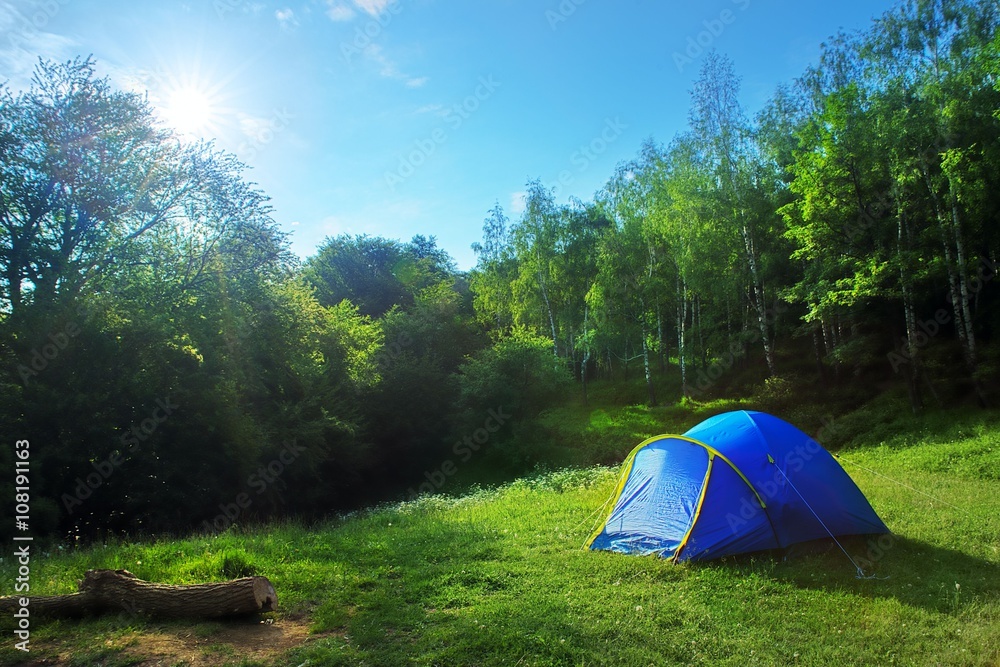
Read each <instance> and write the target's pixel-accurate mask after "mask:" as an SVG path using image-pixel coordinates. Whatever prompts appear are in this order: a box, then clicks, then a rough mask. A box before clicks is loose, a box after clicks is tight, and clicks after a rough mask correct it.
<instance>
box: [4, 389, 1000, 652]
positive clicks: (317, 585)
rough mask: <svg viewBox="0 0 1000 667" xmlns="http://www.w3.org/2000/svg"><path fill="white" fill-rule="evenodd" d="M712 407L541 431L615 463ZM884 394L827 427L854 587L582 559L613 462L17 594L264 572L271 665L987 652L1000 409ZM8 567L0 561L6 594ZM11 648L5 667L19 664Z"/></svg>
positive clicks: (130, 560) (832, 555)
mask: <svg viewBox="0 0 1000 667" xmlns="http://www.w3.org/2000/svg"><path fill="white" fill-rule="evenodd" d="M731 407H733V404H731V403H724V402H719V403H715V404H710V405H701V406H690V407H687V408H684V409H681V408H669V407H668V408H656V409H653V410H645V409H642V408H635V407H627V406H622V407H618V408H615V407H609V406H608V405H606V404H605V405H604V406H602V407H593V408H587V407H585V406H582V405H577V406H570V407H567V408H565V409H564V410H563V411H561V412H554V413H552V414H550V415H549V416H548V417H547V421H546V426H545V428H546V429H547V430H549V431H551V432H553V433H556V434H561V436H560V437H562V438H564V439H566V441H567V442H568V441H569V440H570V439H576V441H578V442H579V443H580V444H579V447H580V448H582V449H584V450H586V451H584V452H582V453H579V456H580V457H581V458H585V457H597V458H602V457H605V456H606V457H607V458H612V459H613V458H614V456H617V457H618V458H617V459H615V460H620V458H621V456H623V455H624V454H625V453H627V451H628V450H629V449H631V447H632V446H633V445H634V444H636V443H637V442H638V441H639V440H640V439H641V438H642V437H646V436H647V435H649V434H650V433H651V432H654V431H657V430H666V431H676V430H685V429H686V428H687V427H688V426H689V425H690V424H691V423H693V421H692V419H694V420H695V421H696V420H697V419H700V418H701V417H702V416H707V414H709V413H713V412H718V411H721V410H724V409H730V408H731ZM899 408H900V405H899V402H898V401H895V400H893V399H884V400H882V401H876V402H875V403H873V404H871V405H870V406H868V407H867V408H866V409H865V410H864V411H863V412H860V413H857V414H855V415H853V416H852V415H847V416H844V417H842V418H839V419H837V420H835V422H834V426H833V427H832V428H829V429H828V430H827V432H826V434H827V435H828V436H829V437H830V440H831V441H832V443H833V445H835V446H836V447H838V448H839V451H840V453H841V455H842V457H843V460H844V461H845V463H844V466H845V469H846V470H847V471H848V472H849V473H850V474H851V475H852V477H854V479H855V480H856V481H857V482H858V485H859V486H860V487H861V489H862V490H863V491H864V492H865V493H866V495H867V496H868V498H869V499H870V500H871V502H872V504H873V506H874V507H875V509H876V511H877V512H878V513H879V515H880V516H881V517H882V518H883V519H884V520H885V522H886V523H887V524H888V525H889V527H890V528H891V529H892V530H893V531H894V533H895V535H894V536H893V538H892V539H891V540H889V539H888V538H884V539H883V541H882V544H881V545H879V544H878V543H874V544H871V545H870V544H868V543H867V542H865V541H864V540H861V539H856V540H851V541H848V543H847V544H846V545H845V546H847V548H848V550H849V551H850V552H851V554H852V556H853V557H854V558H856V559H865V561H866V565H867V566H868V567H869V569H870V571H873V572H874V573H875V575H876V576H877V578H874V579H857V578H856V577H855V570H854V567H853V566H852V565H851V563H850V562H849V561H848V559H847V558H846V557H845V556H844V554H843V553H842V552H841V551H840V550H839V549H837V548H836V547H833V548H826V549H822V550H815V549H801V550H798V551H799V553H796V554H792V555H791V556H790V557H788V558H787V559H786V558H782V556H781V555H775V554H758V555H754V556H743V557H737V558H728V559H723V560H720V561H715V562H710V563H701V564H685V565H673V564H671V563H669V562H665V561H663V560H660V559H657V558H638V557H628V556H622V555H617V554H610V553H597V552H588V551H584V550H583V549H581V545H582V544H583V543H584V541H585V539H586V537H587V535H588V534H589V533H590V531H591V529H592V528H593V526H594V525H595V523H596V522H597V521H598V520H599V518H600V516H599V513H598V510H599V508H600V507H601V506H602V505H603V504H604V503H605V501H606V500H607V498H608V495H609V494H610V492H611V490H612V488H613V486H614V483H615V479H616V475H617V468H615V467H602V466H596V467H593V466H592V467H587V468H583V469H569V470H562V471H557V472H551V473H545V474H538V475H534V476H530V477H527V478H524V479H521V480H518V481H515V482H513V483H510V484H506V485H504V486H501V487H499V488H496V489H490V490H480V491H476V492H472V493H470V494H468V495H465V496H462V497H458V498H454V497H444V496H437V497H425V498H421V499H419V500H417V501H413V502H408V503H402V504H396V505H391V506H385V507H381V508H377V509H374V510H371V511H368V512H363V513H356V514H354V515H351V516H348V517H344V518H341V519H337V520H334V521H332V522H330V523H327V524H324V525H321V526H313V527H305V526H301V525H298V524H295V523H282V524H277V525H272V526H268V527H266V528H258V529H247V530H246V531H245V532H229V533H226V534H222V535H219V536H216V537H198V538H191V539H187V540H174V541H162V542H152V543H145V544H108V545H106V546H96V547H93V548H89V549H83V550H74V551H70V552H59V553H51V554H49V555H48V556H46V557H44V558H38V560H36V561H35V562H34V567H35V569H34V570H33V573H34V574H33V577H34V578H33V580H32V581H33V592H36V593H38V594H41V593H55V592H68V591H70V590H72V589H73V588H74V587H75V580H76V579H78V578H79V577H80V576H81V575H82V573H83V572H84V571H85V570H86V569H88V568H96V567H112V568H119V567H120V568H127V569H129V570H131V571H132V572H134V573H135V574H136V575H137V576H139V577H141V578H143V579H148V580H155V581H163V582H168V583H190V582H196V581H206V580H222V579H226V578H228V577H231V576H241V575H243V574H248V573H258V574H263V575H266V576H268V577H269V578H270V579H271V581H272V582H273V583H274V584H275V587H276V589H277V591H278V596H279V602H280V605H281V610H280V612H279V614H278V618H277V622H278V623H280V622H281V620H282V618H283V617H290V616H298V615H303V614H304V615H306V616H307V617H309V618H310V619H311V623H312V624H313V630H314V632H316V633H320V634H319V635H318V638H316V639H315V640H313V641H310V642H309V643H307V644H306V645H305V646H304V647H302V648H299V649H296V650H293V651H292V652H291V653H288V654H286V655H284V656H282V657H281V658H279V659H278V660H277V663H276V664H281V665H296V666H297V665H302V664H308V665H378V666H383V665H501V664H507V665H600V664H616V665H618V664H621V665H650V664H656V665H660V664H667V665H672V664H677V665H733V666H737V665H739V666H742V665H939V664H940V665H997V664H998V663H1000V473H998V471H1000V428H998V421H1000V415H997V414H996V413H992V412H981V411H975V412H973V411H952V412H947V413H937V414H929V415H927V416H924V417H920V418H914V417H912V416H911V415H909V414H908V413H906V412H905V411H903V410H901V409H899ZM817 418H818V415H817ZM674 426H676V428H672V427H674ZM660 427H663V428H660ZM870 471H875V472H870ZM876 473H878V474H876ZM885 476H888V477H890V478H893V479H895V480H898V481H899V482H902V483H903V484H905V485H907V486H909V487H912V489H911V488H906V487H905V486H901V485H900V484H898V483H895V482H892V481H889V480H888V479H886V477H885ZM924 494H927V495H924ZM12 573H13V568H12V565H11V563H10V559H9V558H5V559H4V562H3V564H2V566H0V580H2V581H3V582H5V588H7V586H6V582H10V581H12V576H13V574H12ZM149 627H151V622H149V621H145V620H142V619H134V618H129V617H127V616H121V617H111V618H105V619H97V620H88V621H82V622H59V623H53V624H49V625H39V626H37V627H36V628H35V632H34V634H33V642H34V646H35V647H36V650H40V649H41V644H44V643H46V642H63V644H62V645H63V647H64V648H63V651H65V650H66V648H65V646H66V645H67V642H68V645H69V646H70V647H73V650H76V651H78V652H79V656H78V658H77V663H76V664H106V665H124V664H129V661H128V660H127V659H125V658H124V657H123V656H122V655H120V654H119V653H117V652H116V651H115V650H114V649H108V648H106V646H107V642H108V640H109V639H113V638H115V637H120V636H124V635H127V634H128V633H129V632H131V631H132V630H134V629H135V628H139V629H143V628H149ZM199 628H200V629H199ZM206 628H207V629H206ZM211 628H212V626H211V625H201V626H196V627H195V629H194V630H192V632H195V633H198V632H201V634H203V635H204V634H205V633H208V634H209V635H210V634H211ZM11 643H12V642H11V641H10V640H6V641H5V642H4V646H3V649H2V652H0V660H2V661H3V662H4V664H16V663H17V662H18V660H20V659H21V657H22V656H21V655H20V654H17V653H16V652H15V651H13V650H12V649H11V648H10V646H11ZM41 655H42V654H41V653H39V654H37V655H35V652H34V651H33V656H32V657H41ZM226 657H227V656H224V655H221V654H220V659H222V658H226Z"/></svg>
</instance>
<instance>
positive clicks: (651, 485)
mask: <svg viewBox="0 0 1000 667" xmlns="http://www.w3.org/2000/svg"><path fill="white" fill-rule="evenodd" d="M711 458H712V457H711V455H710V453H709V452H708V450H706V449H705V448H703V447H697V446H692V445H691V443H688V442H686V441H685V440H680V439H673V438H670V437H669V436H668V438H665V439H664V438H660V439H652V440H650V441H647V442H646V443H643V445H642V446H641V447H638V448H636V450H635V452H634V455H633V456H632V460H631V465H630V466H629V469H628V471H627V473H628V476H627V478H625V479H624V480H623V483H620V484H619V488H620V491H619V492H618V495H617V497H616V498H615V499H614V501H613V502H612V507H611V512H610V513H609V514H608V518H607V520H606V521H605V522H604V524H603V525H602V527H601V529H600V530H598V531H597V533H595V535H594V536H593V537H592V538H591V540H590V543H589V545H588V546H590V548H592V549H602V550H607V551H618V552H621V553H633V554H636V553H637V554H654V553H655V554H658V555H661V556H664V557H670V556H672V555H673V554H674V553H675V552H676V551H677V549H678V547H680V545H681V544H682V543H683V541H684V538H685V536H687V535H688V533H689V532H690V530H691V526H692V524H693V522H694V519H695V515H696V514H697V511H698V506H699V500H700V499H701V498H702V490H703V488H704V484H703V482H704V480H705V479H706V477H707V473H708V469H709V462H710V460H711Z"/></svg>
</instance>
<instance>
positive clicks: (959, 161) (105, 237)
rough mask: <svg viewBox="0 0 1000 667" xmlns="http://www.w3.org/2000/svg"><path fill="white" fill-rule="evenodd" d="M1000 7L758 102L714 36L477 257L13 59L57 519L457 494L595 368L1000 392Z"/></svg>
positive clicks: (920, 28) (7, 97)
mask: <svg viewBox="0 0 1000 667" xmlns="http://www.w3.org/2000/svg"><path fill="white" fill-rule="evenodd" d="M998 25H1000V6H997V5H996V4H995V3H991V2H973V1H970V0H943V1H942V2H927V3H924V2H919V3H911V2H905V3H901V4H900V5H899V6H898V7H897V8H896V9H894V10H892V11H890V12H888V13H887V14H885V15H884V16H882V17H881V18H880V19H878V20H876V21H875V22H874V23H872V24H871V26H870V27H869V28H868V29H867V30H865V31H863V32H859V33H841V34H838V35H837V36H836V37H834V38H831V39H830V40H829V41H828V42H827V43H826V44H825V45H824V46H823V49H822V52H821V56H820V59H819V62H818V63H817V64H816V65H815V66H813V67H810V68H809V69H808V70H806V71H805V72H803V73H802V75H801V76H800V77H798V78H796V79H795V80H794V81H790V82H788V83H787V84H786V85H783V86H781V87H779V88H778V89H777V90H776V91H774V93H773V95H772V96H771V98H770V100H769V101H768V102H767V104H766V105H764V107H763V108H762V109H761V110H760V111H759V112H757V113H750V112H748V111H747V109H746V108H744V106H743V105H742V104H741V102H740V99H741V90H740V76H739V63H738V62H736V63H734V62H732V61H731V60H730V59H728V58H727V57H726V56H724V55H722V54H720V53H718V52H712V53H710V54H708V55H707V56H706V57H705V58H703V59H702V61H701V63H700V65H701V70H700V76H699V78H698V80H697V83H696V84H695V86H694V88H693V90H692V91H691V94H690V98H689V100H678V104H684V103H686V104H688V105H689V115H688V118H689V122H688V127H687V128H686V130H685V131H684V132H683V133H681V134H679V135H677V136H674V137H672V138H669V139H668V140H666V141H665V142H663V141H661V140H658V139H656V138H653V137H650V138H649V139H648V140H646V141H645V142H644V143H643V144H642V146H641V148H640V150H639V151H638V152H637V154H636V155H635V156H634V157H633V158H632V159H630V160H628V161H627V162H624V163H622V164H620V165H619V166H618V167H617V169H615V171H614V173H612V174H609V175H608V177H607V181H606V184H605V185H604V187H603V188H601V190H600V191H598V192H596V193H595V194H594V197H593V199H592V201H586V202H584V201H578V200H572V201H569V202H559V201H557V200H556V198H555V195H554V194H553V191H552V189H551V188H550V187H548V186H547V185H546V184H545V183H543V182H542V181H541V180H539V179H533V180H530V181H529V182H528V184H527V188H526V193H527V194H526V197H525V205H524V211H523V213H519V214H517V215H512V214H508V212H507V211H505V210H504V208H503V207H502V206H501V205H500V204H499V203H498V204H496V205H495V206H494V207H493V208H492V210H489V211H484V215H485V216H486V217H485V220H483V221H479V220H471V221H469V224H470V225H476V226H478V225H480V224H482V225H483V236H482V241H481V243H478V244H477V245H476V246H475V252H476V255H477V257H478V263H477V265H476V266H475V267H474V268H473V269H472V270H471V271H460V270H459V269H458V268H457V266H456V264H455V262H454V261H453V260H452V258H451V257H450V256H449V255H448V254H447V253H446V252H445V251H444V250H442V249H441V248H440V247H439V246H438V243H437V241H436V239H435V237H434V236H433V235H431V234H430V233H428V234H427V235H423V236H415V237H413V238H412V239H411V240H409V241H401V240H393V239H388V238H381V237H377V236H369V235H339V236H335V237H330V238H328V239H327V240H326V241H325V242H324V243H323V245H322V246H321V247H319V248H318V249H317V250H316V252H315V254H314V255H312V256H310V257H308V258H306V259H299V258H298V257H296V256H295V255H294V254H293V253H292V252H291V251H290V250H289V243H288V239H287V237H286V235H285V234H284V233H283V232H282V231H281V228H280V226H279V224H278V222H277V221H276V212H275V211H274V210H272V208H271V207H270V205H269V200H268V197H267V195H266V193H264V192H262V191H261V190H260V189H258V188H257V186H255V185H254V184H253V183H252V182H251V181H250V180H249V179H250V174H248V173H247V171H246V169H245V167H244V166H243V165H242V164H241V163H240V162H239V160H237V159H236V157H235V156H233V155H231V154H228V153H225V152H223V151H221V150H219V149H217V148H216V147H215V146H214V145H213V144H212V143H206V142H185V141H180V140H178V138H177V137H176V136H175V135H173V134H172V133H171V131H170V129H169V128H165V127H163V126H162V124H161V123H159V122H158V120H157V118H156V116H155V113H154V110H153V109H152V108H151V106H150V104H149V102H148V100H146V99H145V98H144V97H143V96H141V95H138V94H135V93H132V92H124V91H121V90H117V89H115V88H114V87H113V86H112V84H111V83H110V82H109V81H108V79H106V78H102V77H100V76H98V74H97V71H96V65H97V63H95V61H94V60H93V59H91V58H85V57H81V58H78V59H75V60H72V61H69V62H51V61H42V62H40V63H39V65H38V67H37V69H36V72H35V76H34V80H33V83H32V85H31V87H30V89H29V90H27V91H24V92H17V93H15V92H13V91H12V90H10V89H9V88H7V87H6V86H4V87H2V88H0V432H3V433H4V434H5V435H6V436H7V437H8V439H12V438H13V437H14V436H17V437H18V438H20V437H30V440H31V443H32V459H31V466H32V508H33V516H32V519H33V524H32V527H33V530H34V531H35V532H36V534H38V535H48V536H51V537H53V538H56V539H60V540H83V541H88V540H92V539H95V538H99V537H100V536H102V535H107V534H122V533H126V534H132V535H135V534H183V533H189V532H193V531H202V532H209V533H211V532H217V531H222V530H225V529H227V528H228V527H229V526H231V525H233V524H241V525H242V524H246V523H252V522H258V521H262V520H264V519H268V518H275V517H300V518H303V519H314V518H321V517H325V516H329V515H331V514H333V513H335V512H338V511H345V510H352V509H356V508H358V507H362V506H366V505H371V504H374V503H377V502H380V501H385V500H398V499H403V498H407V497H410V498H412V497H413V496H415V495H416V494H418V493H433V492H436V491H438V490H439V489H441V488H442V487H443V486H444V484H445V483H446V482H447V481H448V480H449V478H450V477H451V476H453V475H455V473H456V470H457V469H458V467H459V466H463V465H464V464H465V463H466V462H468V461H470V460H472V461H473V463H474V465H476V466H479V467H480V468H493V469H495V470H500V471H502V472H503V473H506V474H509V475H511V476H513V475H516V474H518V473H521V472H524V471H527V470H531V469H532V468H533V467H534V466H538V465H545V464H547V463H549V460H548V459H547V456H548V454H547V452H548V449H547V445H546V440H547V438H548V437H549V435H548V434H547V433H546V429H545V428H544V426H543V425H541V424H540V422H539V420H540V418H541V417H542V416H543V415H544V414H545V413H546V411H547V410H550V409H552V408H553V407H555V406H558V405H561V404H564V403H565V402H567V401H571V400H573V401H586V400H587V399H588V391H589V387H591V386H592V383H595V382H600V383H603V385H604V386H619V385H620V386H627V385H628V383H629V382H631V381H632V379H639V378H641V381H642V382H643V386H644V400H645V403H646V404H647V405H648V406H655V405H672V404H687V403H692V402H693V403H697V402H702V401H707V400H710V399H712V398H713V397H716V396H720V395H723V394H725V393H726V392H744V393H745V392H747V391H749V390H750V389H753V388H754V387H757V388H763V389H764V390H766V391H769V392H772V393H776V394H782V395H786V396H792V397H794V396H795V395H796V393H797V392H800V391H803V390H804V389H805V388H815V387H821V388H835V387H847V388H851V389H852V390H853V391H855V392H856V394H857V396H858V397H859V400H862V399H863V398H864V397H870V396H871V395H873V394H874V392H879V391H897V390H898V391H900V392H903V393H904V395H905V396H906V397H907V401H908V406H909V409H910V410H912V411H913V412H914V413H921V412H925V411H928V410H935V409H939V408H941V407H943V406H955V405H965V404H969V405H978V406H981V407H989V406H991V405H995V402H996V391H997V388H998V386H997V377H998V372H997V371H998V364H1000V345H998V342H997V341H996V335H997V329H998V327H1000V297H998V295H997V290H996V285H995V283H994V279H995V277H996V274H997V262H998V261H1000V257H998V255H1000V32H998ZM651 129H652V128H651ZM498 195H499V193H498ZM431 231H433V230H428V232H431ZM737 374H738V375H739V377H740V378H741V379H740V382H741V383H743V384H739V385H737V386H734V384H733V381H732V379H733V378H734V377H735V376H736V375H737ZM663 378H673V379H675V380H676V383H671V384H669V385H666V386H670V387H674V386H678V387H680V389H679V391H676V390H674V391H669V392H665V391H664V390H663V387H664V386H665V385H664V384H663V383H662V382H660V380H662V379H663ZM813 390H814V389H813ZM487 443H488V444H487ZM480 451H482V453H480ZM13 457H14V450H13V449H12V448H11V447H4V448H0V463H2V464H3V465H4V466H5V467H6V469H8V470H12V469H13V467H14V466H13ZM468 470H471V468H466V469H463V471H462V472H463V474H465V476H466V477H469V476H470V474H469V473H468ZM425 471H426V472H425ZM469 481H470V482H471V481H475V480H469ZM13 486H14V480H13V476H12V475H5V476H4V477H3V478H2V480H0V495H2V496H3V497H5V498H12V497H14V489H13ZM8 505H10V504H9V503H8V504H5V505H4V509H3V512H4V516H5V518H4V519H3V520H2V522H0V523H2V525H3V526H4V529H3V530H4V531H7V530H8V526H11V525H13V521H12V513H13V506H8Z"/></svg>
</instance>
